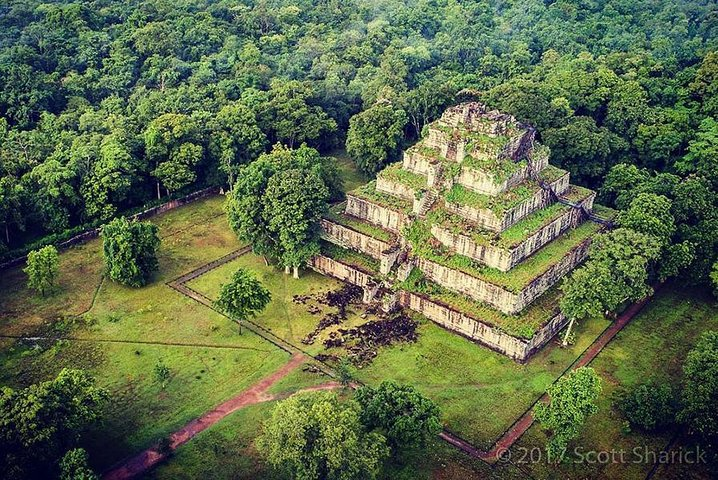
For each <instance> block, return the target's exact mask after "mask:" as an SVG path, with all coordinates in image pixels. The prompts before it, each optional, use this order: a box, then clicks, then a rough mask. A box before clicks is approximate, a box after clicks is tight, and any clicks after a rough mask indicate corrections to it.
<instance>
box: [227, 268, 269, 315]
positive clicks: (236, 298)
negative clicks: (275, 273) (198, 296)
mask: <svg viewBox="0 0 718 480" xmlns="http://www.w3.org/2000/svg"><path fill="white" fill-rule="evenodd" d="M271 299H272V296H271V294H270V293H269V290H267V289H266V288H265V287H264V286H263V285H262V284H261V282H260V281H259V280H257V278H256V277H255V276H254V274H252V273H251V272H249V271H248V270H245V269H243V268H240V269H237V271H236V272H234V274H233V275H232V279H231V280H230V281H229V283H226V284H224V285H222V288H221V289H220V292H219V297H218V298H217V300H216V301H215V305H216V306H217V308H219V309H220V310H222V311H223V312H225V313H226V314H227V315H229V316H230V317H231V318H232V319H234V320H239V321H242V320H248V319H250V318H252V317H254V316H255V315H257V314H258V313H260V312H261V311H262V310H264V308H265V307H266V306H267V304H269V302H270V300H271Z"/></svg>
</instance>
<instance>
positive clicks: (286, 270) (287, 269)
mask: <svg viewBox="0 0 718 480" xmlns="http://www.w3.org/2000/svg"><path fill="white" fill-rule="evenodd" d="M284 274H285V275H289V265H285V266H284Z"/></svg>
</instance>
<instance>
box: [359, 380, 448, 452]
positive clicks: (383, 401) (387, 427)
mask: <svg viewBox="0 0 718 480" xmlns="http://www.w3.org/2000/svg"><path fill="white" fill-rule="evenodd" d="M356 398H357V401H358V402H359V404H360V405H361V407H362V412H361V419H362V423H363V424H364V425H365V426H366V427H367V428H369V429H374V428H379V429H381V430H382V432H384V434H385V435H386V438H387V440H388V442H389V444H390V445H391V446H392V447H393V448H395V449H397V450H402V449H409V448H412V447H423V446H424V445H425V444H426V440H427V438H428V437H430V436H432V435H436V434H438V433H439V432H440V431H441V412H440V411H439V407H437V406H436V404H435V403H434V402H433V401H431V400H429V399H428V398H426V397H425V396H423V395H422V394H421V393H419V392H418V391H416V389H415V388H414V387H412V386H411V385H399V384H397V383H395V382H393V381H384V382H382V383H381V385H379V387H378V388H372V387H368V386H365V387H362V388H360V389H359V390H358V391H357V393H356Z"/></svg>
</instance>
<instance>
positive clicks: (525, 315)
mask: <svg viewBox="0 0 718 480" xmlns="http://www.w3.org/2000/svg"><path fill="white" fill-rule="evenodd" d="M400 288H402V289H404V290H407V291H410V292H414V293H419V294H423V295H426V296H428V297H429V298H430V299H432V300H436V301H438V302H440V303H444V304H446V305H448V306H450V307H452V308H453V309H455V310H458V311H460V312H462V313H465V314H466V315H468V316H470V317H473V318H475V319H477V320H481V321H483V322H484V323H487V324H489V325H492V326H494V327H496V328H498V329H499V330H502V331H504V332H506V333H507V334H509V335H513V336H515V337H519V338H526V339H529V338H531V337H533V335H534V334H535V333H536V331H537V330H538V329H539V328H540V327H541V326H543V325H544V324H546V322H547V321H549V320H550V319H551V318H553V317H554V316H555V315H556V314H557V313H558V298H559V296H560V292H559V289H558V287H553V288H551V289H550V290H549V291H548V292H546V293H544V294H543V295H541V297H539V298H538V299H537V300H536V301H535V302H533V303H532V304H531V305H529V306H528V307H526V308H525V309H524V310H522V311H521V313H519V314H517V315H506V314H504V313H502V312H499V311H498V310H496V309H495V308H492V307H491V306H489V305H487V304H485V303H482V302H478V301H476V300H474V299H472V298H469V297H467V296H465V295H461V294H459V293H456V292H454V291H452V290H449V289H447V288H444V287H442V286H440V285H437V284H436V283H434V282H431V281H430V280H427V279H426V278H424V277H423V275H422V273H421V271H420V270H419V269H418V268H415V269H413V270H412V272H411V274H410V275H409V278H407V279H406V280H405V281H404V282H402V283H401V284H400Z"/></svg>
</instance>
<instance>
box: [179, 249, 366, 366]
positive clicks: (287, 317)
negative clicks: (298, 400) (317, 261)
mask: <svg viewBox="0 0 718 480" xmlns="http://www.w3.org/2000/svg"><path fill="white" fill-rule="evenodd" d="M238 268H246V269H248V270H250V271H252V272H254V273H255V275H256V276H257V278H259V280H260V281H261V282H262V283H263V284H264V285H265V286H266V287H267V288H268V289H269V290H270V292H272V301H271V302H270V303H269V305H268V306H267V308H266V309H265V310H264V311H263V312H262V313H260V314H259V315H258V316H257V318H255V319H254V321H255V322H256V323H258V324H260V325H262V326H263V327H265V328H267V329H269V330H271V331H272V333H274V334H275V335H277V336H278V337H280V338H282V339H284V340H286V341H288V342H290V343H292V344H294V345H296V346H298V347H301V348H302V349H303V350H305V351H306V352H308V353H310V354H317V353H320V352H322V351H323V350H324V347H323V345H322V339H323V338H325V337H326V335H327V334H328V333H329V332H331V331H333V330H336V329H337V328H345V327H348V326H349V327H352V326H356V325H358V324H361V323H364V322H366V321H367V320H366V319H362V318H360V314H361V313H362V312H361V308H353V307H351V306H350V307H349V309H348V313H349V318H348V319H347V320H346V321H345V322H343V323H342V324H341V325H336V326H333V327H330V328H328V329H326V330H324V332H323V334H322V335H320V336H319V337H318V338H317V340H316V341H315V342H314V343H313V344H312V345H304V344H303V343H302V339H304V337H306V336H307V334H309V333H310V332H311V331H313V330H314V328H315V327H316V326H317V323H318V322H319V320H320V319H321V318H322V316H323V315H324V314H326V313H329V312H336V311H337V309H336V308H335V307H329V306H327V305H321V304H319V303H318V302H316V300H315V299H316V297H318V296H320V295H322V294H324V293H326V292H328V291H330V290H336V289H338V288H340V287H341V285H342V284H341V283H340V282H339V281H337V280H335V279H333V278H330V277H326V276H324V275H320V274H318V273H316V272H314V271H311V270H305V271H302V273H301V275H300V278H299V279H298V280H297V279H294V278H292V276H291V275H285V274H284V270H283V269H280V268H278V267H276V266H272V265H270V266H267V265H265V264H264V261H263V260H262V258H261V257H258V256H257V255H254V254H253V253H246V254H244V255H242V256H241V257H239V258H237V259H235V260H233V261H231V262H229V263H226V264H224V265H222V266H221V267H218V268H216V269H214V270H211V271H209V272H207V273H206V274H204V275H202V276H201V277H198V278H196V279H194V280H192V281H190V282H189V283H188V284H187V285H188V286H189V287H190V288H192V289H194V290H196V291H198V292H200V293H203V294H204V295H206V296H207V297H209V298H213V299H214V298H217V296H218V295H219V291H220V288H221V285H222V284H223V283H226V282H227V281H228V280H229V279H230V277H231V276H232V274H233V273H234V272H235V271H236V270H237V269H238ZM295 295H300V296H303V295H307V296H311V297H312V299H311V300H309V301H308V303H307V304H306V305H304V304H301V303H297V302H295V301H294V300H293V298H294V296H295ZM310 305H314V306H316V307H317V308H319V309H320V310H321V313H315V314H312V313H310V312H309V310H308V309H309V306H310Z"/></svg>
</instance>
